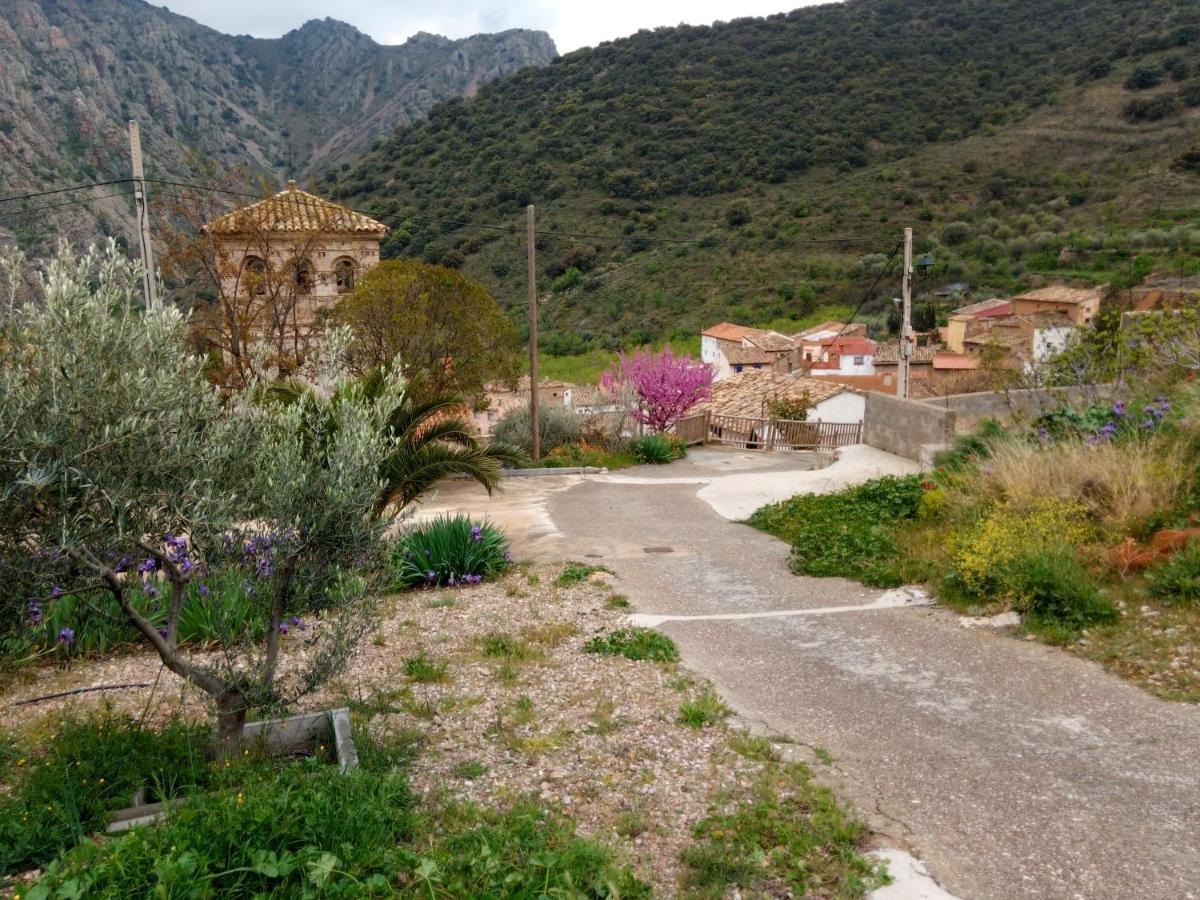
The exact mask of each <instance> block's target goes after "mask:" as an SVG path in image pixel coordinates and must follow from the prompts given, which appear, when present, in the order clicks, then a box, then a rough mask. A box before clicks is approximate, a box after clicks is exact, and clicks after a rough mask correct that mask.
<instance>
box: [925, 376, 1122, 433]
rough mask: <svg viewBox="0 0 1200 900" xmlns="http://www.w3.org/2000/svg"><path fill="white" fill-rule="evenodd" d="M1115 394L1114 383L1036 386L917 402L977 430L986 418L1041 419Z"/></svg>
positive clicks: (958, 427)
mask: <svg viewBox="0 0 1200 900" xmlns="http://www.w3.org/2000/svg"><path fill="white" fill-rule="evenodd" d="M1111 396H1112V387H1111V386H1110V385H1103V384H1096V385H1084V386H1082V387H1063V388H1034V389H1029V390H1019V391H1016V390H1014V391H980V392H978V393H974V394H952V395H951V396H949V397H933V398H929V399H926V400H920V401H917V402H919V403H921V404H924V405H926V406H933V407H936V408H937V409H941V410H946V411H949V412H952V413H954V414H955V417H956V419H955V432H956V433H957V434H966V433H969V432H970V431H973V430H974V429H975V427H976V426H977V425H978V424H979V422H980V421H982V420H983V419H999V420H1008V419H1013V418H1017V417H1023V418H1037V417H1038V416H1040V415H1043V414H1045V413H1048V412H1050V411H1051V410H1055V409H1058V408H1060V407H1062V406H1064V405H1067V404H1071V405H1075V406H1080V405H1083V406H1088V405H1090V404H1092V403H1095V402H1098V401H1100V400H1104V399H1106V398H1108V397H1111Z"/></svg>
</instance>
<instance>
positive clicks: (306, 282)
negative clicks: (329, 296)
mask: <svg viewBox="0 0 1200 900" xmlns="http://www.w3.org/2000/svg"><path fill="white" fill-rule="evenodd" d="M296 288H297V290H299V291H300V292H301V293H302V294H307V293H308V292H309V291H311V290H312V288H313V267H312V263H310V262H309V261H308V260H307V259H302V260H300V261H299V262H298V263H296Z"/></svg>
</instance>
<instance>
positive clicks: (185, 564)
mask: <svg viewBox="0 0 1200 900" xmlns="http://www.w3.org/2000/svg"><path fill="white" fill-rule="evenodd" d="M194 568H196V567H195V566H194V565H193V564H192V561H191V560H190V559H188V558H187V557H186V556H185V557H184V558H183V559H181V560H180V561H179V571H180V572H183V574H185V575H186V574H187V573H188V572H190V571H192V569H194Z"/></svg>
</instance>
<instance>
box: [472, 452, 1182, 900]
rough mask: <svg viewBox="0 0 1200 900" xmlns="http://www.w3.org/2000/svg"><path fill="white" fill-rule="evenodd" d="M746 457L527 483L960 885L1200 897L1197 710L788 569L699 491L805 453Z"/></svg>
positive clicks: (947, 883)
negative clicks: (551, 482) (764, 614)
mask: <svg viewBox="0 0 1200 900" xmlns="http://www.w3.org/2000/svg"><path fill="white" fill-rule="evenodd" d="M741 456H742V457H746V456H752V458H750V459H739V454H732V453H725V454H720V453H717V454H716V455H715V456H714V455H713V451H702V452H700V453H694V454H693V455H692V457H691V458H690V459H689V460H688V461H686V462H684V463H676V464H673V465H671V466H669V467H664V468H662V469H660V470H646V469H637V470H633V471H632V472H631V473H630V474H621V475H614V476H609V477H607V478H604V477H601V478H591V479H584V478H580V479H575V480H572V481H571V482H570V483H566V484H557V485H547V490H546V493H544V494H541V493H540V489H539V488H537V487H536V486H522V488H521V490H523V491H529V492H531V493H533V494H537V495H538V497H539V499H538V500H537V503H538V504H540V506H539V507H538V508H539V509H540V511H541V512H540V514H541V515H544V516H547V517H548V521H549V523H550V525H551V528H552V530H553V532H555V537H554V539H553V541H552V542H551V541H549V540H548V539H547V538H546V537H545V535H542V537H541V538H540V539H539V541H538V542H536V543H535V545H534V549H535V550H536V551H537V552H539V554H544V553H547V552H552V553H553V554H554V555H555V556H556V557H557V558H561V559H568V558H574V559H588V560H591V561H596V562H603V563H604V564H605V565H607V566H608V567H610V568H611V569H612V570H613V571H614V572H615V573H616V574H617V576H618V579H619V585H618V587H617V589H618V590H620V591H621V592H622V593H625V594H626V595H627V596H628V597H629V598H630V600H631V601H632V603H633V605H634V608H635V609H636V610H637V612H638V613H640V614H651V615H659V616H667V617H677V618H668V619H667V620H665V621H662V623H661V624H660V625H659V626H658V627H660V628H661V629H662V630H663V631H665V632H666V633H667V634H669V635H671V637H672V638H674V639H675V641H676V642H677V643H678V644H679V647H680V649H681V651H682V653H683V657H684V661H685V662H686V664H687V665H688V666H689V667H690V668H692V669H693V670H695V671H697V672H699V673H700V674H702V675H704V676H707V677H708V678H711V679H712V680H713V682H714V683H715V684H716V685H717V687H718V688H719V690H720V691H721V693H722V694H723V695H724V696H725V698H726V699H727V700H728V701H729V702H730V704H731V705H732V706H733V707H734V708H735V709H736V710H737V712H738V713H739V714H740V715H741V716H742V717H744V718H746V719H748V720H750V721H752V722H754V723H756V724H757V726H758V727H759V728H761V729H762V730H764V731H765V732H771V733H777V734H783V735H787V736H789V737H791V738H793V739H794V740H796V741H799V742H801V743H803V744H807V745H810V746H814V747H821V748H824V749H825V750H827V751H829V753H831V754H832V755H833V757H834V759H835V763H834V764H833V766H832V770H833V780H834V781H835V782H836V784H837V786H838V788H839V789H840V792H841V793H842V795H843V796H844V797H845V798H846V799H848V800H850V801H851V802H852V803H854V804H855V805H856V806H857V807H858V808H859V810H860V811H861V812H862V813H863V814H864V815H865V816H867V817H868V819H869V820H870V821H871V823H872V825H873V827H874V828H876V829H877V830H878V831H880V832H882V833H884V834H886V835H888V836H890V837H892V838H893V839H895V840H896V841H897V842H898V843H899V844H900V845H901V846H903V847H905V848H906V849H909V850H911V851H912V852H913V853H915V854H916V855H917V856H918V857H920V858H921V859H922V860H924V862H925V863H926V864H927V866H928V868H929V870H930V871H931V873H932V874H933V876H934V877H935V878H936V879H937V880H938V882H939V883H940V884H941V885H942V886H943V887H944V888H946V890H948V891H950V892H951V893H953V894H955V895H957V896H959V897H963V898H977V897H978V898H992V897H995V898H1013V897H1056V898H1057V897H1082V898H1108V897H1112V898H1187V897H1200V710H1198V709H1196V708H1195V707H1191V706H1186V705H1182V704H1171V703H1167V702H1164V701H1160V700H1156V699H1154V698H1153V697H1151V696H1149V695H1148V694H1146V693H1144V692H1142V691H1140V690H1139V689H1137V688H1135V687H1133V686H1131V685H1129V684H1126V683H1124V682H1121V681H1119V680H1118V679H1116V678H1113V677H1111V676H1109V675H1108V674H1106V673H1105V672H1104V671H1103V670H1101V669H1100V668H1099V667H1097V666H1096V665H1094V664H1092V663H1089V662H1085V661H1083V660H1079V659H1076V658H1074V657H1072V656H1070V655H1068V654H1066V653H1064V652H1062V651H1059V650H1056V649H1054V648H1050V647H1045V646H1042V645H1040V644H1036V643H1029V642H1024V641H1020V640H1015V639H1013V638H1011V637H1007V636H1004V635H1000V634H996V633H993V632H989V631H988V630H986V629H982V630H980V629H975V630H967V629H964V628H962V627H960V626H959V624H958V621H957V616H955V615H953V614H951V613H950V612H948V611H946V610H943V609H939V608H930V607H921V606H914V605H903V606H889V607H884V608H875V609H865V610H864V609H861V608H860V607H863V606H868V605H871V604H873V603H875V601H877V600H879V598H880V597H881V595H882V594H883V593H884V592H881V591H877V590H872V589H869V588H864V587H862V586H861V585H857V584H855V583H852V582H849V581H843V580H840V579H811V578H800V577H796V576H794V575H792V574H790V573H789V572H788V570H787V565H786V561H787V547H786V546H785V545H784V544H782V543H781V542H779V541H777V540H775V539H773V538H771V537H769V536H767V535H764V534H760V533H758V532H756V531H754V530H752V529H750V528H748V527H746V526H743V525H738V524H735V523H732V522H730V521H728V520H727V519H726V518H723V517H722V516H721V515H719V514H718V513H717V512H716V511H715V510H714V509H713V508H712V506H710V505H709V504H708V503H707V502H705V501H704V500H703V499H701V498H700V497H699V496H697V495H698V493H701V492H703V491H708V489H709V488H711V487H713V486H714V485H715V486H719V484H720V479H723V478H731V477H732V478H738V479H740V480H741V481H742V483H743V485H745V483H746V482H747V481H748V480H749V481H752V480H753V479H752V478H751V479H747V476H752V475H754V474H755V473H759V474H762V475H764V476H770V477H772V478H773V477H774V476H775V475H777V474H778V473H779V472H781V471H785V470H787V469H788V468H789V467H792V468H795V467H797V463H798V460H797V459H796V457H789V455H785V454H779V455H776V456H774V457H766V456H765V455H762V454H752V455H751V454H741ZM800 467H801V468H807V467H808V466H807V464H806V463H803V464H801V466H800ZM816 474H817V473H810V475H808V476H803V475H801V476H800V477H801V478H802V479H803V478H804V477H812V476H815V475H816ZM530 480H531V481H532V480H533V479H530ZM456 489H457V488H456ZM464 490H465V488H464ZM709 493H710V494H711V493H712V492H711V491H709ZM482 497H483V495H482V494H481V493H477V494H476V495H475V500H474V501H473V503H472V502H469V501H468V502H465V503H464V506H463V508H472V509H473V511H475V512H479V511H481V510H482V509H483V508H484V507H485V506H486V504H484V503H482V502H481V500H482ZM525 502H530V501H529V500H528V498H527V499H526V501H525ZM543 524H545V523H543ZM518 549H519V550H520V549H523V548H521V547H518ZM828 607H846V609H845V610H835V611H833V612H829V611H828V610H827V609H826V608H828ZM852 607H856V609H851V608H852ZM814 610H821V613H822V614H819V615H813V614H810V613H811V611H814ZM784 611H787V612H791V613H792V614H790V615H782V616H773V617H745V614H746V613H762V612H784ZM714 615H715V616H723V617H726V618H715V619H714V618H705V619H688V618H687V617H689V616H708V617H711V616H714Z"/></svg>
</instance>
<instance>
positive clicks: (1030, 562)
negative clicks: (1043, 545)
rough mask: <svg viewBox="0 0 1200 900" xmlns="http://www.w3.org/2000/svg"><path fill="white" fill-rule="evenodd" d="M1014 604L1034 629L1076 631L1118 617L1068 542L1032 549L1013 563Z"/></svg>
mask: <svg viewBox="0 0 1200 900" xmlns="http://www.w3.org/2000/svg"><path fill="white" fill-rule="evenodd" d="M1011 581H1012V584H1013V589H1014V593H1015V598H1014V603H1013V605H1014V607H1015V608H1016V609H1018V610H1020V611H1021V612H1023V613H1025V621H1026V624H1027V625H1028V626H1029V627H1031V628H1032V629H1034V630H1035V631H1048V632H1051V633H1060V634H1063V635H1064V636H1069V635H1073V634H1075V633H1076V632H1078V631H1079V630H1080V629H1082V628H1087V627H1089V626H1091V625H1106V624H1109V623H1111V622H1115V621H1116V620H1117V619H1118V618H1119V613H1118V612H1117V608H1116V607H1115V606H1114V605H1113V603H1112V601H1111V600H1109V599H1108V598H1107V597H1105V596H1104V595H1103V594H1101V593H1100V589H1099V588H1098V587H1097V586H1096V582H1095V581H1094V580H1093V579H1092V577H1091V575H1089V574H1088V571H1087V570H1086V569H1085V568H1084V567H1083V565H1082V564H1080V562H1079V560H1078V559H1077V558H1076V557H1075V554H1074V553H1073V552H1072V551H1071V549H1070V548H1069V547H1067V546H1065V545H1064V546H1060V547H1052V548H1047V549H1043V550H1038V551H1036V552H1033V553H1030V554H1028V555H1027V556H1024V557H1022V558H1020V559H1018V560H1016V561H1015V562H1014V563H1013V574H1012V578H1011Z"/></svg>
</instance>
